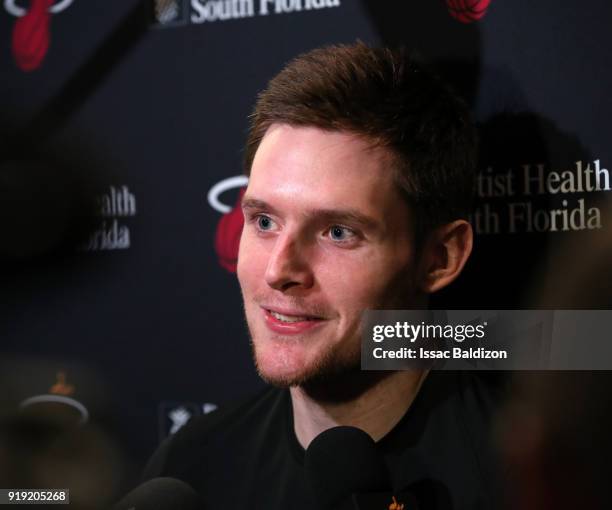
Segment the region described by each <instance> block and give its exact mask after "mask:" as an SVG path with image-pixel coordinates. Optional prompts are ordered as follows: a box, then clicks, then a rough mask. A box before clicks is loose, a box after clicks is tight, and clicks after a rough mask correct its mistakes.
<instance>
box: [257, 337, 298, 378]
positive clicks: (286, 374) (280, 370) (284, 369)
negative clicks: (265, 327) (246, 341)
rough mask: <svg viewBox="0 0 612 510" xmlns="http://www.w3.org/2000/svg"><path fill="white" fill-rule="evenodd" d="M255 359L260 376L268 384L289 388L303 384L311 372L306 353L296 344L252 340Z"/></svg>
mask: <svg viewBox="0 0 612 510" xmlns="http://www.w3.org/2000/svg"><path fill="white" fill-rule="evenodd" d="M252 346H253V359H254V361H255V368H256V369H257V373H258V374H259V376H260V377H261V378H262V379H263V380H264V381H265V382H267V383H268V384H271V385H273V386H278V387H281V388H288V387H290V386H296V385H300V384H302V382H304V381H305V380H307V379H308V374H309V372H310V370H309V365H308V364H307V363H306V359H305V355H304V353H301V352H297V351H298V349H296V348H295V347H294V346H287V345H284V346H278V345H274V344H272V345H268V346H266V347H262V346H260V345H258V343H256V342H252Z"/></svg>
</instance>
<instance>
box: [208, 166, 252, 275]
mask: <svg viewBox="0 0 612 510" xmlns="http://www.w3.org/2000/svg"><path fill="white" fill-rule="evenodd" d="M248 182H249V179H248V177H246V176H245V175H237V176H235V177H230V178H228V179H224V180H222V181H221V182H218V183H217V184H215V185H214V186H213V187H212V188H210V191H209V192H208V197H207V198H208V203H209V205H210V206H211V207H212V208H213V209H215V210H216V211H219V212H220V213H221V214H223V216H221V219H220V220H219V223H218V224H217V232H216V234H215V251H216V252H217V258H218V260H219V264H220V265H221V267H223V268H224V269H226V270H227V271H229V272H230V273H235V272H236V264H237V262H238V246H239V244H240V236H241V234H242V227H243V226H244V218H243V216H242V209H241V208H240V202H241V200H242V195H244V191H245V190H246V185H247V184H248ZM235 188H239V189H240V191H239V193H238V199H237V200H236V203H235V204H234V205H233V206H230V205H227V204H224V203H223V202H221V200H219V197H220V196H221V195H222V194H223V193H225V192H226V191H229V190H231V189H235Z"/></svg>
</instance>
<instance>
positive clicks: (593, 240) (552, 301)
mask: <svg viewBox="0 0 612 510" xmlns="http://www.w3.org/2000/svg"><path fill="white" fill-rule="evenodd" d="M608 202H609V199H608ZM593 205H595V206H599V207H600V209H601V218H602V220H601V222H602V226H603V228H602V229H601V230H598V231H591V232H586V233H583V235H582V236H580V237H572V238H570V239H566V240H564V241H563V242H559V243H557V246H556V248H555V253H556V256H554V257H551V258H550V259H549V260H547V264H548V267H549V269H548V271H549V273H550V274H551V275H552V276H551V277H550V278H547V279H541V280H538V281H537V282H536V284H535V285H534V287H533V289H532V294H531V295H530V296H529V301H530V303H534V304H533V306H540V307H542V308H551V309H565V310H579V309H585V310H591V309H593V310H610V309H612V236H610V225H611V224H612V203H605V202H604V201H603V200H601V201H599V203H595V204H593ZM530 306H531V305H530Z"/></svg>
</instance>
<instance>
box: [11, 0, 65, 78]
mask: <svg viewBox="0 0 612 510" xmlns="http://www.w3.org/2000/svg"><path fill="white" fill-rule="evenodd" d="M73 1H74V0H60V1H58V2H55V1H54V0H30V2H29V3H27V7H23V6H21V5H20V3H23V2H18V1H17V0H4V8H5V10H6V11H7V12H8V13H9V14H12V15H13V16H15V17H17V18H18V19H17V21H16V22H15V26H14V27H13V37H12V44H11V47H12V52H13V58H14V59H15V63H16V64H17V67H19V69H21V70H22V71H25V72H30V71H34V70H35V69H38V67H40V65H41V64H42V62H43V60H44V58H45V56H46V54H47V51H48V50H49V45H50V41H51V17H52V15H53V14H59V13H60V12H63V11H65V10H66V9H67V8H68V7H70V5H71V4H72V3H73Z"/></svg>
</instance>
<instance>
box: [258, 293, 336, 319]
mask: <svg viewBox="0 0 612 510" xmlns="http://www.w3.org/2000/svg"><path fill="white" fill-rule="evenodd" d="M253 300H254V301H255V302H256V303H257V304H258V305H259V306H261V307H263V308H280V309H283V308H289V309H297V310H300V312H302V313H304V315H313V316H316V317H322V318H331V317H332V316H333V315H334V314H333V311H332V310H331V309H330V308H329V306H328V305H327V304H326V303H323V302H320V301H311V300H310V299H304V298H301V297H298V296H283V298H282V299H279V298H278V297H277V296H271V295H269V294H265V293H260V294H255V295H254V296H253Z"/></svg>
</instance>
